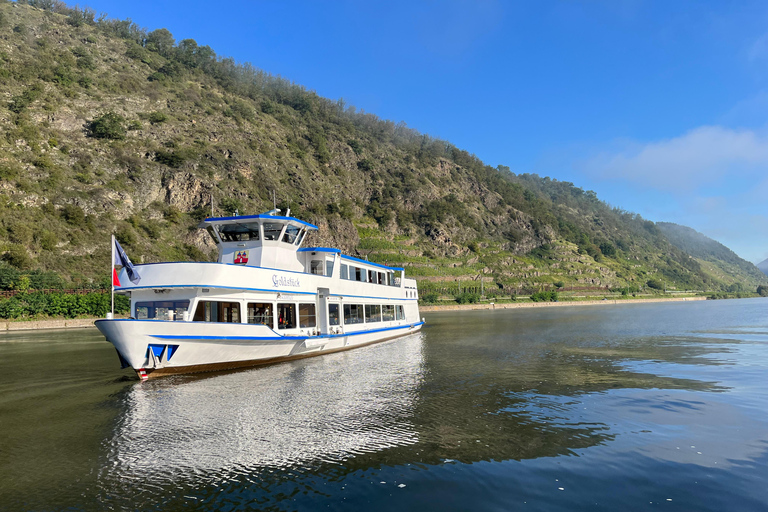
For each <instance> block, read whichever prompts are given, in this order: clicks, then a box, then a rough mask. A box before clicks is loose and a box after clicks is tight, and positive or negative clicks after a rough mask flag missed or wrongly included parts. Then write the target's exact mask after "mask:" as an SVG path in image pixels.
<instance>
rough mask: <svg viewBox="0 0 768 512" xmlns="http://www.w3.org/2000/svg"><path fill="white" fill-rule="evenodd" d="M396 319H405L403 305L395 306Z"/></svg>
mask: <svg viewBox="0 0 768 512" xmlns="http://www.w3.org/2000/svg"><path fill="white" fill-rule="evenodd" d="M395 319H396V320H405V313H403V306H395Z"/></svg>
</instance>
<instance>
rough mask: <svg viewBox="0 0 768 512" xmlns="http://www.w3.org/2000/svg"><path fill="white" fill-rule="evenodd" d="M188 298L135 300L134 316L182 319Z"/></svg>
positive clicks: (146, 318)
mask: <svg viewBox="0 0 768 512" xmlns="http://www.w3.org/2000/svg"><path fill="white" fill-rule="evenodd" d="M188 308H189V301H188V300H177V301H151V302H150V301H147V302H137V303H136V309H135V311H134V318H138V319H139V320H151V319H154V320H170V321H174V320H183V319H184V312H185V311H187V309H188Z"/></svg>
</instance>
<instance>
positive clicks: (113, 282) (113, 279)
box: [112, 265, 120, 286]
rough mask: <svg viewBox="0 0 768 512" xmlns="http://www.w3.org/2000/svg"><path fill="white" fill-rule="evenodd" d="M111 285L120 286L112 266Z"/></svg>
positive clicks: (115, 270)
mask: <svg viewBox="0 0 768 512" xmlns="http://www.w3.org/2000/svg"><path fill="white" fill-rule="evenodd" d="M112 286H120V279H119V278H118V277H117V269H116V268H115V267H114V265H113V266H112Z"/></svg>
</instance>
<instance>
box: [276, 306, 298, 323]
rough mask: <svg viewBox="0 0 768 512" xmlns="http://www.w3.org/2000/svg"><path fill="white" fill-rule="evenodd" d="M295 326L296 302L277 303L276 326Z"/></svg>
mask: <svg viewBox="0 0 768 512" xmlns="http://www.w3.org/2000/svg"><path fill="white" fill-rule="evenodd" d="M295 327H296V304H278V305H277V328H278V329H293V328H295Z"/></svg>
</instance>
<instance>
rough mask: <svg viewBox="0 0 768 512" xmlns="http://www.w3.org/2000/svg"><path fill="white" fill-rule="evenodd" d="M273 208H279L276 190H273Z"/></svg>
mask: <svg viewBox="0 0 768 512" xmlns="http://www.w3.org/2000/svg"><path fill="white" fill-rule="evenodd" d="M272 209H273V210H277V197H276V196H275V191H274V190H273V191H272Z"/></svg>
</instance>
